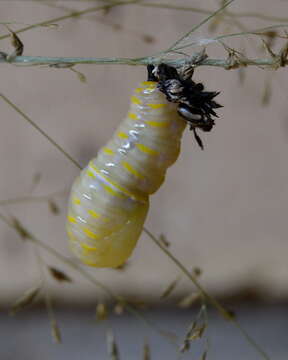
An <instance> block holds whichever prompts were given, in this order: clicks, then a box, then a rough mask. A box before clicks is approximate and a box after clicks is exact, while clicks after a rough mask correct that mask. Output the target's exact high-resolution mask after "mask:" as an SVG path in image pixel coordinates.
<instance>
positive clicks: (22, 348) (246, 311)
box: [0, 306, 288, 360]
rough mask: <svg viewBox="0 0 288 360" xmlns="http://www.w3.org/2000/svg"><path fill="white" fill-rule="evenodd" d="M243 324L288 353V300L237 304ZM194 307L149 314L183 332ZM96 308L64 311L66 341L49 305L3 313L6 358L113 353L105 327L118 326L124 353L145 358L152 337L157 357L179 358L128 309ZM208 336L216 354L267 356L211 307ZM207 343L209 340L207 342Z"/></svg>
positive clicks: (273, 350) (282, 355)
mask: <svg viewBox="0 0 288 360" xmlns="http://www.w3.org/2000/svg"><path fill="white" fill-rule="evenodd" d="M237 314H238V317H239V319H240V321H241V324H242V325H243V326H244V327H245V328H246V330H247V331H249V333H250V334H251V335H252V336H253V337H254V338H255V339H256V340H257V342H258V343H259V344H261V345H262V346H263V347H264V348H265V350H266V351H267V352H268V353H269V354H270V356H271V359H273V360H284V359H287V349H288V336H287V320H288V310H287V306H277V307H276V306H266V307H242V308H241V309H238V310H237ZM194 315H195V313H194V312H193V311H190V310H189V311H179V310H175V309H172V308H171V309H165V310H163V311H159V310H157V311H156V310H153V311H149V312H146V314H145V316H146V317H148V318H149V319H151V320H152V321H153V322H155V323H157V324H161V327H163V328H165V329H167V330H169V331H173V332H174V333H177V334H178V335H179V336H181V337H182V335H183V334H184V332H185V329H186V328H187V326H188V325H189V323H190V322H191V320H192V319H193V316H194ZM93 316H94V308H93V307H92V306H91V308H89V309H85V310H84V309H82V310H81V309H72V308H71V309H66V310H65V311H58V313H57V318H58V321H59V323H60V325H61V329H62V334H63V344H62V345H54V344H52V343H51V339H50V332H49V323H48V320H47V315H46V313H45V311H44V310H34V311H30V312H25V313H22V314H18V315H17V316H16V317H9V316H6V315H4V314H3V313H2V315H1V322H0V330H1V337H0V339H1V340H0V341H1V346H0V359H1V360H12V359H13V360H18V359H21V360H34V359H37V360H39V359H41V360H46V359H59V360H60V359H61V360H64V359H69V360H76V359H77V360H78V359H81V360H90V359H97V360H100V359H101V360H102V359H103V360H105V359H108V355H107V353H106V345H105V332H106V330H107V329H108V328H112V329H113V332H114V334H115V336H116V339H117V343H118V344H119V347H120V353H121V359H122V360H123V359H124V360H134V359H142V354H141V351H142V346H143V342H144V339H145V338H146V339H147V340H148V341H149V343H150V345H151V348H152V360H153V359H157V360H159V359H166V360H170V359H171V360H172V359H173V360H176V359H179V355H177V353H176V351H175V348H174V347H173V346H172V345H170V344H169V343H168V342H167V340H166V339H164V338H163V337H161V336H159V335H157V334H155V332H153V331H151V329H150V328H147V327H146V326H145V325H143V323H142V322H141V321H139V320H137V319H136V318H134V317H132V316H130V315H125V316H121V317H116V316H115V317H112V318H110V319H109V320H108V321H104V322H101V323H96V322H95V321H94V320H93ZM208 329H209V330H208V333H207V334H208V336H209V342H210V350H209V353H208V359H211V360H226V359H229V360H238V359H239V360H240V359H241V360H242V359H243V360H244V359H245V360H256V359H261V357H260V356H259V355H258V354H257V353H256V352H255V350H254V349H253V348H251V346H250V345H249V344H248V343H247V342H246V341H245V339H243V337H242V336H241V334H240V333H239V331H238V330H237V329H235V328H234V327H233V326H232V325H230V324H229V323H227V322H225V321H224V320H222V318H219V316H218V315H216V314H215V313H213V312H211V311H210V315H209V328H208ZM202 345H203V343H202ZM200 355H201V342H195V343H194V345H193V346H192V349H191V352H190V353H188V354H186V355H185V356H183V358H181V359H199V358H200Z"/></svg>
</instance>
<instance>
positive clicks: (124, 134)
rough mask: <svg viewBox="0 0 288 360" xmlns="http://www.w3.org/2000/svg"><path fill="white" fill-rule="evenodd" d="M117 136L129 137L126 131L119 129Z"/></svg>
mask: <svg viewBox="0 0 288 360" xmlns="http://www.w3.org/2000/svg"><path fill="white" fill-rule="evenodd" d="M117 136H118V137H120V138H121V139H128V137H129V136H128V135H127V134H126V133H124V132H123V131H119V132H118V133H117Z"/></svg>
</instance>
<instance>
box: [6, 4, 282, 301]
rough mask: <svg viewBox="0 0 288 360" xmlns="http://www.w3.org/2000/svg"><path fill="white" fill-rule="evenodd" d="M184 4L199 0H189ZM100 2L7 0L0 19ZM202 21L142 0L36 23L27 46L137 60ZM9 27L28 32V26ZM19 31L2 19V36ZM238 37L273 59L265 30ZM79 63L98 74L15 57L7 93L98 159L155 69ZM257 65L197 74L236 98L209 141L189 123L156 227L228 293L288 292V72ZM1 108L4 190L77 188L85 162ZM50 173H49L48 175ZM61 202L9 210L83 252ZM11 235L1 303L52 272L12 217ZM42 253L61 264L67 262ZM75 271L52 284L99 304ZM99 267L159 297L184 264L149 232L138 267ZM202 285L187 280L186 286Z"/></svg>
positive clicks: (137, 292)
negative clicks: (265, 98) (69, 236)
mask: <svg viewBox="0 0 288 360" xmlns="http://www.w3.org/2000/svg"><path fill="white" fill-rule="evenodd" d="M49 4H50V5H53V6H48V5H49ZM183 4H186V5H189V4H190V2H189V1H184V0H183ZM93 5H95V4H94V3H93V4H91V2H87V3H85V2H82V3H81V4H80V2H76V1H62V2H61V1H59V2H47V3H41V2H40V1H13V2H9V1H1V3H0V21H3V22H7V21H8V22H18V23H23V24H33V23H36V22H39V21H42V20H46V19H53V18H55V17H58V16H61V15H64V14H66V13H67V9H63V8H61V6H63V7H68V8H73V9H83V8H86V7H87V8H88V7H89V6H93ZM193 6H195V7H201V8H203V7H204V4H203V2H201V1H194V2H193ZM216 6H217V2H215V1H205V8H207V9H215V8H216ZM232 10H233V11H235V12H237V11H239V12H240V11H241V12H243V11H245V12H246V11H248V12H259V13H266V14H270V13H271V12H272V11H271V2H269V1H268V0H262V1H257V0H254V1H248V0H243V1H241V3H237V4H235V5H233V7H231V11H232ZM285 10H286V13H287V4H286V3H285V2H283V1H277V7H276V6H275V7H274V6H273V15H275V16H277V15H278V16H281V15H282V14H283V12H284V13H285ZM203 17H204V15H202V14H197V13H193V12H184V11H172V10H167V9H156V8H155V9H152V8H148V7H147V8H144V7H137V6H133V5H129V6H122V7H117V8H114V9H112V10H111V11H109V13H108V14H103V12H97V13H95V14H93V13H90V14H88V15H86V16H82V17H79V18H75V19H70V20H66V21H63V22H60V23H59V27H57V28H56V27H51V28H47V27H39V28H35V29H33V30H29V31H26V32H23V33H22V34H20V35H19V36H20V38H21V40H22V41H23V43H24V45H25V50H24V54H25V55H42V56H83V57H90V56H91V57H104V56H105V57H106V56H110V57H112V56H115V57H138V56H146V55H148V54H152V53H155V52H157V51H159V50H161V49H165V48H167V47H168V46H169V45H170V44H171V43H172V42H174V41H176V40H177V39H178V38H179V37H180V36H181V35H182V34H184V33H185V32H187V31H188V30H189V29H190V28H191V27H192V25H193V24H196V23H198V22H200V21H201V20H202V19H203ZM239 20H240V19H239ZM241 21H243V24H245V27H247V28H250V29H251V28H252V29H255V28H258V27H264V26H269V25H271V24H273V23H272V22H271V21H268V20H266V21H263V20H259V19H256V18H243V19H242V18H241ZM9 26H10V27H11V28H12V29H14V30H16V29H18V28H19V27H22V26H24V25H22V24H14V25H13V24H12V25H9ZM224 31H225V32H238V31H239V28H237V27H236V26H235V23H234V24H232V23H231V24H227V23H226V24H225V25H221V26H219V27H218V28H217V29H216V32H215V33H213V34H209V33H208V28H207V26H204V27H203V28H201V30H200V31H198V32H197V33H196V34H195V36H196V37H207V36H211V35H213V36H214V35H215V34H222V33H224ZM6 32H7V30H6V29H5V27H4V26H1V28H0V35H1V34H5V33H6ZM281 41H283V42H284V40H283V39H282V40H281ZM283 42H282V44H283ZM227 44H229V45H230V46H234V47H235V48H237V49H240V50H241V49H244V48H245V49H246V50H245V51H246V52H247V56H254V55H257V56H261V57H265V56H266V54H264V53H263V52H262V53H261V41H260V39H257V38H255V37H252V36H251V37H246V38H245V39H244V37H242V38H234V39H233V40H230V41H227ZM279 46H280V44H278V45H277V46H276V49H279ZM0 50H1V51H11V45H10V41H9V39H5V40H2V41H1V42H0ZM195 50H199V49H197V48H196V49H195ZM207 52H208V54H209V55H210V56H211V57H221V58H224V57H225V56H226V55H227V54H226V53H225V51H224V50H223V48H222V47H221V46H219V45H215V44H212V45H211V46H209V47H208V48H207ZM76 69H77V70H79V71H81V72H83V73H84V74H85V76H86V77H87V83H81V82H80V81H79V79H78V77H77V75H76V74H75V73H73V72H72V71H71V70H69V69H53V68H49V67H48V66H38V67H29V66H15V65H8V64H5V65H3V64H2V65H1V66H0V78H1V92H2V93H3V94H4V95H5V96H7V97H8V98H9V99H10V100H11V101H13V102H14V103H15V104H17V105H18V106H19V107H20V108H21V109H22V110H23V111H24V112H25V113H26V114H28V115H29V116H30V117H31V118H32V119H33V120H34V121H35V122H36V123H37V124H38V125H39V126H40V127H41V128H42V129H43V130H45V131H46V132H47V133H48V134H49V135H50V136H51V137H52V138H53V139H55V141H57V142H58V143H59V144H61V146H63V148H64V149H66V150H67V152H69V153H70V154H71V155H72V156H74V157H75V158H76V159H77V160H78V161H80V162H81V164H83V165H85V164H86V163H87V162H88V160H89V159H90V158H91V157H93V156H95V155H96V153H97V149H99V147H100V146H102V145H103V144H104V143H105V142H106V141H107V140H108V139H109V138H110V136H111V134H112V133H113V131H114V129H115V127H116V126H117V125H118V124H119V122H120V121H121V119H122V118H123V117H124V116H125V113H126V111H127V106H128V102H129V96H130V93H131V90H132V89H133V87H135V85H136V84H137V82H139V81H141V80H143V79H144V78H145V76H146V72H145V69H144V68H143V67H132V66H125V65H122V66H116V65H115V66H113V65H109V66H107V65H106V66H105V65H83V66H77V67H76ZM244 74H245V78H244V82H242V83H241V81H240V80H239V71H238V70H235V71H226V70H224V69H222V68H213V67H201V68H199V69H198V70H197V71H196V73H195V79H196V80H197V81H201V82H203V83H204V84H205V86H206V87H207V89H209V90H219V91H221V94H220V95H219V97H218V100H219V103H221V104H223V105H224V108H223V109H221V110H220V111H219V113H220V114H221V116H220V119H219V120H218V121H217V126H216V127H215V129H213V132H211V133H209V134H207V135H202V134H201V135H202V138H203V141H204V143H205V151H201V150H200V149H199V148H198V147H197V146H196V143H195V141H194V139H193V136H192V134H191V133H189V132H188V131H186V133H185V135H184V138H183V148H182V153H181V156H180V158H179V160H178V161H177V163H176V164H175V165H174V166H173V167H172V168H171V169H169V171H168V176H167V179H166V182H165V184H164V185H163V187H162V188H161V189H160V190H159V191H158V192H157V194H156V195H154V196H153V198H152V199H151V209H150V213H149V217H148V219H147V222H146V225H147V227H148V228H149V229H150V230H151V231H152V232H153V233H154V234H156V235H160V234H161V233H163V234H165V236H166V237H167V239H168V240H169V241H170V242H171V250H172V251H173V252H174V253H175V254H176V255H177V256H178V257H179V259H181V260H182V261H183V262H184V264H186V265H187V266H188V267H189V268H192V267H193V266H199V267H200V268H201V269H203V271H204V273H203V275H202V282H203V284H204V285H205V286H206V287H207V288H208V289H209V290H210V291H212V292H214V293H215V294H218V295H226V294H227V295H228V294H231V293H233V292H237V291H238V290H240V289H242V288H254V289H259V291H260V292H261V293H263V294H264V295H265V297H266V299H274V300H275V299H278V300H279V299H284V298H287V295H288V286H287V276H288V263H287V251H288V242H287V223H286V221H287V219H286V218H287V210H288V191H287V183H288V168H287V166H286V164H287V149H288V118H287V70H286V69H285V68H283V69H279V70H278V71H277V72H274V71H272V70H270V71H268V70H266V71H265V70H263V69H261V68H256V67H253V68H252V67H251V68H247V69H245V70H244ZM267 83H269V84H271V91H272V95H271V99H270V103H269V104H268V105H266V106H264V105H263V104H262V103H261V97H262V94H263V91H264V89H265V86H266V84H267ZM0 108H1V131H0V169H1V177H0V199H1V200H4V199H9V198H17V197H22V196H29V195H33V196H34V195H45V194H49V193H53V192H58V191H62V190H63V191H65V190H66V191H68V190H69V187H70V185H71V183H72V182H73V179H74V178H75V176H76V175H77V174H78V170H77V169H76V168H75V166H74V165H73V164H72V163H70V162H69V161H68V160H67V159H66V158H65V157H64V156H63V155H62V154H61V153H59V151H58V150H57V149H55V148H53V147H52V146H51V144H50V143H48V142H47V141H46V139H45V138H43V137H42V136H41V135H40V134H39V133H38V132H36V131H35V130H34V129H33V128H32V127H31V126H29V124H27V122H25V121H24V120H23V118H22V117H21V116H20V115H19V114H17V113H16V112H15V111H14V110H13V109H12V108H11V107H9V106H8V105H7V104H6V103H4V102H3V101H1V102H0ZM37 174H40V182H39V183H37V185H35V184H33V179H35V175H36V176H37ZM53 199H54V200H55V201H56V203H57V204H58V206H59V207H60V209H61V212H60V214H59V215H57V216H56V215H53V214H52V213H51V211H50V210H49V206H48V205H47V203H45V202H31V203H21V204H17V205H16V204H14V205H9V206H5V207H2V208H1V211H2V213H3V214H6V215H9V214H13V215H14V216H16V217H18V218H19V219H20V220H21V222H23V224H24V225H25V226H27V228H28V229H30V230H31V231H32V232H33V233H34V234H35V235H36V236H37V237H39V238H40V239H41V240H42V241H44V242H46V243H47V244H49V245H50V246H52V247H54V248H55V249H57V250H58V251H60V252H62V253H63V254H65V255H66V256H68V257H71V254H70V253H69V251H68V249H67V240H66V234H65V228H64V225H65V211H66V208H65V206H66V196H59V197H54V198H53ZM0 237H1V241H0V283H1V298H0V301H1V302H7V301H9V302H10V301H11V300H12V299H14V298H15V296H18V294H19V293H21V292H22V291H23V290H25V289H26V288H27V287H30V286H32V285H33V284H35V283H36V282H37V281H38V279H39V269H38V267H37V261H36V260H35V254H34V250H33V246H32V245H31V244H29V243H27V242H23V241H22V240H21V239H19V238H18V236H17V234H16V233H15V232H14V231H13V230H12V229H9V228H8V227H7V226H6V225H5V224H1V226H0ZM41 253H42V255H43V258H44V259H45V261H46V262H47V263H48V264H50V265H54V266H57V267H58V268H60V269H63V270H65V269H66V268H65V266H64V265H63V264H61V263H59V261H57V260H55V258H53V257H51V256H49V255H48V254H46V253H44V252H41ZM65 271H66V270H65ZM67 273H68V274H69V275H71V277H73V279H75V280H76V279H77V281H75V282H74V283H73V285H70V284H68V285H65V286H64V287H63V286H61V287H60V286H59V285H58V284H55V283H53V282H52V281H51V288H52V289H53V292H54V293H55V295H56V296H57V297H59V298H62V299H64V298H65V299H69V300H70V301H88V300H91V299H94V298H95V295H98V293H95V288H92V287H91V286H90V284H89V283H87V282H86V281H84V280H83V279H82V278H80V276H79V275H77V274H76V273H75V274H74V273H72V272H71V271H70V270H67ZM91 273H93V274H94V275H95V276H97V278H98V279H99V280H101V281H104V282H105V284H107V285H108V286H110V287H111V288H113V289H114V290H115V291H116V292H120V293H126V294H130V295H134V296H139V297H145V298H150V299H158V298H159V295H160V294H161V291H162V290H163V289H164V288H165V286H166V285H167V284H168V283H169V282H170V281H171V280H172V279H173V278H174V277H175V275H177V274H178V270H177V269H176V268H175V266H174V265H173V264H172V263H171V261H170V260H169V259H168V258H167V257H166V256H165V255H164V254H163V253H162V252H161V251H160V250H159V249H158V248H157V247H156V246H155V245H154V244H153V243H152V242H151V240H150V239H149V238H147V236H145V235H142V237H141V239H140V241H139V243H138V246H137V248H136V249H135V251H134V254H133V256H132V258H131V259H130V261H129V264H128V266H127V269H125V271H123V272H117V271H115V270H98V269H91ZM190 288H191V286H190V285H189V284H188V283H187V282H185V281H184V280H183V281H182V283H180V284H179V287H178V291H179V292H181V291H182V292H183V291H188V289H190Z"/></svg>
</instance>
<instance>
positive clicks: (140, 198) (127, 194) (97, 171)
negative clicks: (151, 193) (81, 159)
mask: <svg viewBox="0 0 288 360" xmlns="http://www.w3.org/2000/svg"><path fill="white" fill-rule="evenodd" d="M89 166H90V167H91V168H92V169H93V170H94V171H95V173H96V174H98V175H99V176H100V177H102V178H103V179H104V180H105V181H107V182H108V183H109V184H111V185H112V186H114V187H115V188H116V189H117V190H118V191H119V192H120V193H123V194H125V195H126V196H128V197H130V198H132V199H136V200H138V201H141V202H144V203H146V202H147V196H141V195H140V194H134V193H132V192H131V191H129V190H127V189H125V188H124V187H122V186H120V185H119V184H117V183H116V182H115V181H113V180H111V179H110V178H108V177H107V176H105V175H104V174H102V173H101V171H100V170H99V169H97V167H96V166H95V165H94V164H93V161H92V160H91V161H90V162H89ZM107 186H108V185H107ZM110 189H111V188H110ZM114 191H115V190H114Z"/></svg>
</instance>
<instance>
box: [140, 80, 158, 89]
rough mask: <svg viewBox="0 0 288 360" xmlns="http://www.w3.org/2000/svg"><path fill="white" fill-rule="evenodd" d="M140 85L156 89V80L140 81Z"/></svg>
mask: <svg viewBox="0 0 288 360" xmlns="http://www.w3.org/2000/svg"><path fill="white" fill-rule="evenodd" d="M141 86H145V88H147V87H149V88H151V89H152V88H153V89H156V87H157V82H156V81H142V82H141Z"/></svg>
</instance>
